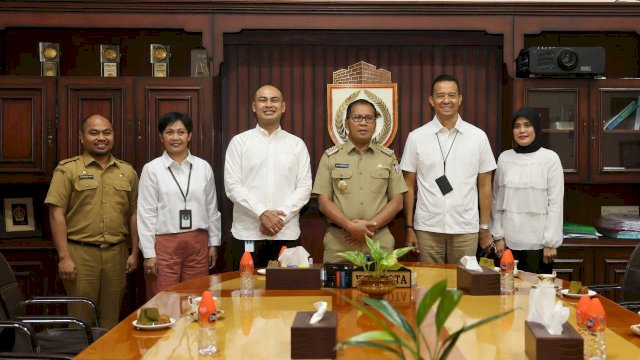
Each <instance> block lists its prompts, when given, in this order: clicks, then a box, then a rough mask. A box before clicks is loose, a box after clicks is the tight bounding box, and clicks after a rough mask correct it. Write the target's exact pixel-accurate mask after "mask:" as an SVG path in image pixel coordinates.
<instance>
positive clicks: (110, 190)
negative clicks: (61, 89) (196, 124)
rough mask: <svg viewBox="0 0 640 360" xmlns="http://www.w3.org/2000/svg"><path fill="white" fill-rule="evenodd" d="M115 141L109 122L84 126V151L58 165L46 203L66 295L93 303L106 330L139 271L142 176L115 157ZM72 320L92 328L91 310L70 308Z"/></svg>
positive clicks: (93, 120) (97, 118)
mask: <svg viewBox="0 0 640 360" xmlns="http://www.w3.org/2000/svg"><path fill="white" fill-rule="evenodd" d="M113 140H114V135H113V126H112V125H111V121H109V120H108V119H107V118H105V117H104V116H101V115H91V116H89V117H88V118H87V119H86V120H84V122H83V123H82V127H81V130H80V142H81V143H82V146H83V148H84V150H85V151H84V153H83V154H82V155H80V156H76V157H74V158H71V159H67V160H63V161H61V162H60V164H58V166H57V167H56V169H55V171H54V173H53V178H52V179H51V186H50V187H49V192H48V193H47V198H46V199H45V203H46V204H47V205H49V219H50V222H51V235H52V237H53V241H54V243H55V245H56V250H57V251H58V257H59V262H58V272H59V274H60V278H61V279H62V281H63V283H64V287H65V290H66V292H67V295H70V296H85V297H88V298H89V299H91V300H93V301H94V302H95V303H96V304H97V306H98V315H99V318H100V325H101V326H102V327H105V328H111V327H113V326H114V325H116V324H117V323H118V321H119V316H120V305H121V304H122V299H123V296H124V289H125V285H126V275H125V273H129V272H132V271H134V270H135V269H136V267H137V266H138V256H139V250H138V234H137V231H136V202H137V198H138V176H137V175H136V172H135V170H134V169H133V168H132V167H131V165H129V164H127V163H125V162H124V161H121V160H118V159H116V158H114V157H113V155H111V149H112V148H113ZM128 238H131V245H132V246H131V248H132V251H131V254H130V255H128V248H127V243H128V241H127V239H128ZM69 315H71V316H75V317H78V318H80V319H82V320H84V321H85V322H87V323H88V324H89V325H92V324H93V317H92V316H91V312H90V310H89V309H88V307H87V306H86V305H69Z"/></svg>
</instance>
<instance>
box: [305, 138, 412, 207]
mask: <svg viewBox="0 0 640 360" xmlns="http://www.w3.org/2000/svg"><path fill="white" fill-rule="evenodd" d="M406 191H407V185H406V184H405V182H404V178H403V177H402V173H401V171H400V167H399V165H398V162H397V161H396V158H395V155H394V153H393V150H391V149H389V148H386V147H384V146H381V145H378V144H370V145H369V148H368V149H367V150H366V151H365V152H363V153H362V154H361V153H360V152H359V151H358V149H356V148H355V146H354V145H353V143H352V142H351V141H349V140H347V142H346V143H344V144H342V145H337V146H334V147H332V148H330V149H328V150H327V151H325V153H324V154H323V155H322V159H320V166H319V167H318V172H317V174H316V181H315V183H314V185H313V193H315V194H322V195H328V196H329V197H330V198H331V199H332V200H333V202H334V203H335V204H336V205H337V206H338V207H339V208H340V209H341V210H342V212H343V213H344V214H345V216H346V217H347V218H349V219H351V220H353V219H360V220H371V219H372V218H373V217H374V216H376V215H377V214H378V213H379V212H380V210H382V208H383V207H384V206H385V205H386V204H387V203H388V202H389V197H390V196H391V195H395V194H399V193H404V192H406Z"/></svg>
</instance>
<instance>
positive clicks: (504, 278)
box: [500, 267, 514, 294]
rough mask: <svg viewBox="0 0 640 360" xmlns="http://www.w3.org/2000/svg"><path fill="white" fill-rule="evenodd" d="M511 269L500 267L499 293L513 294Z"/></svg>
mask: <svg viewBox="0 0 640 360" xmlns="http://www.w3.org/2000/svg"><path fill="white" fill-rule="evenodd" d="M513 292H514V291H513V271H508V270H502V267H501V268H500V293H502V294H513Z"/></svg>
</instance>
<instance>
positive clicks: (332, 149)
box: [324, 145, 342, 156]
mask: <svg viewBox="0 0 640 360" xmlns="http://www.w3.org/2000/svg"><path fill="white" fill-rule="evenodd" d="M340 148H342V145H336V146H332V147H330V148H328V149H327V150H325V151H324V153H325V154H327V156H331V155H333V154H335V153H337V152H338V150H340Z"/></svg>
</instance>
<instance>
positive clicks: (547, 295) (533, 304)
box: [527, 286, 569, 335]
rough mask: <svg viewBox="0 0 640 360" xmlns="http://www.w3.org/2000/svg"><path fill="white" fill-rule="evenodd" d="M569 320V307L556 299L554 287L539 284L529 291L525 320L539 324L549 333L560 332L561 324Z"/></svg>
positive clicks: (558, 333) (559, 333)
mask: <svg viewBox="0 0 640 360" xmlns="http://www.w3.org/2000/svg"><path fill="white" fill-rule="evenodd" d="M567 320H569V308H567V307H564V306H562V303H561V302H560V301H556V289H555V288H553V287H550V286H541V287H538V288H536V289H531V292H530V293H529V314H528V315H527V321H531V322H536V323H538V324H541V325H542V326H544V327H545V329H547V331H548V332H549V334H551V335H561V334H562V324H564V323H566V322H567Z"/></svg>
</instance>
